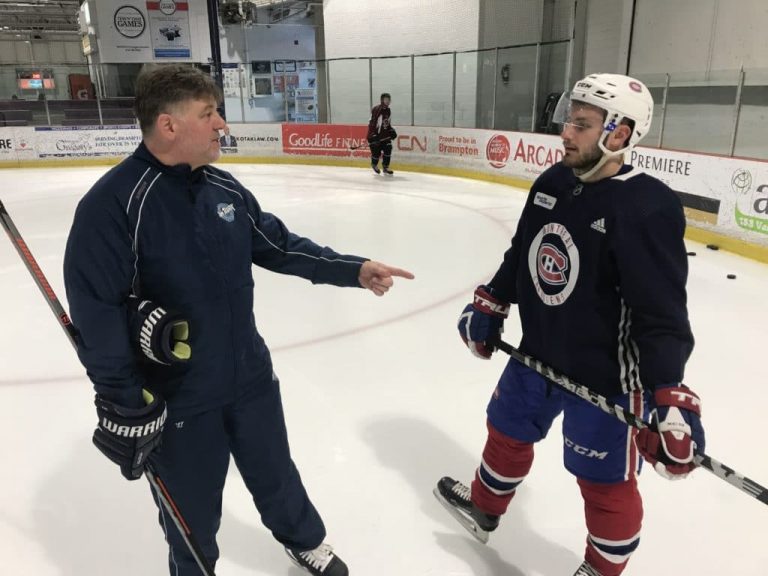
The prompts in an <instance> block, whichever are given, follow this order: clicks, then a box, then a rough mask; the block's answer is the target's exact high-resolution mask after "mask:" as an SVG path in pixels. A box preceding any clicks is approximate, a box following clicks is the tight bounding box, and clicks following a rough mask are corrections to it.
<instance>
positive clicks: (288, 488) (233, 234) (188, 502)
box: [64, 65, 412, 576]
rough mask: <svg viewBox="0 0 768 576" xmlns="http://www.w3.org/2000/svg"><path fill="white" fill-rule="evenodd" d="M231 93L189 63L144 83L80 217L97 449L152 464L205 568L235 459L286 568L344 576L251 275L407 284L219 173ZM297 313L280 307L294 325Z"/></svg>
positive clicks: (131, 464) (182, 562)
mask: <svg viewBox="0 0 768 576" xmlns="http://www.w3.org/2000/svg"><path fill="white" fill-rule="evenodd" d="M221 98H222V95H221V92H220V90H219V89H218V88H217V87H216V85H215V84H214V83H213V81H212V80H211V78H210V76H207V75H205V74H203V73H202V72H200V71H197V70H195V69H194V68H192V67H190V66H183V65H173V66H166V67H159V68H156V69H154V70H151V71H148V72H144V73H142V75H141V76H140V77H139V79H138V84H137V89H136V102H135V106H136V113H137V117H138V119H139V123H140V125H141V130H142V135H143V142H142V143H141V144H140V145H139V147H138V149H137V150H136V151H135V152H134V153H133V155H132V156H131V157H129V158H127V159H126V160H125V161H123V162H122V163H121V164H120V165H118V166H116V167H115V168H113V169H112V170H110V171H109V172H108V173H107V174H106V175H105V176H104V177H102V178H101V179H100V180H99V181H98V182H97V183H96V184H95V185H94V186H93V188H92V189H91V190H90V191H89V192H88V193H87V194H86V195H85V197H84V198H83V200H82V201H81V202H80V204H79V206H78V208H77V212H76V214H75V219H74V223H73V225H72V230H71V232H70V236H69V241H68V243H67V250H66V255H65V261H64V278H65V283H66V289H67V296H68V298H69V303H70V305H71V311H72V319H73V321H74V324H75V325H76V326H77V328H78V330H79V332H80V336H81V341H80V343H79V346H78V353H79V356H80V360H81V361H82V363H83V364H84V365H85V367H86V368H87V371H88V375H89V377H90V378H91V380H92V381H93V384H94V387H95V389H96V410H97V413H98V416H99V427H98V428H97V430H96V432H95V434H94V442H95V443H96V445H97V446H98V447H99V449H100V450H101V451H102V452H104V454H105V455H107V456H108V457H109V458H110V459H112V460H113V461H115V462H116V463H118V464H119V465H120V468H121V471H122V473H123V475H124V476H125V477H126V478H128V479H129V480H131V479H133V480H135V479H137V478H140V477H141V475H142V470H143V466H144V462H145V461H146V459H147V458H148V457H149V458H151V459H152V462H153V464H154V465H155V466H156V468H157V470H158V473H159V474H160V475H161V477H162V478H163V479H164V481H165V483H166V485H167V486H168V488H169V490H170V492H171V493H172V494H173V496H174V499H175V500H176V502H177V503H178V504H179V507H180V509H181V510H183V513H184V516H185V518H186V520H187V522H188V523H189V525H190V527H191V531H192V533H193V534H194V536H195V537H196V538H197V540H198V541H199V543H200V545H201V547H202V550H203V552H204V554H205V555H206V557H207V558H208V560H209V561H210V563H211V564H215V562H216V560H217V558H218V556H219V549H218V546H217V544H216V533H217V531H218V528H219V524H220V520H221V506H222V491H223V489H224V482H225V480H226V477H227V467H228V466H229V461H230V455H231V456H232V457H233V458H234V462H235V464H236V465H237V467H238V469H239V471H240V473H241V475H242V477H243V480H244V481H245V484H246V486H247V488H248V490H249V491H250V493H251V495H252V496H253V500H254V503H255V504H256V507H257V508H258V510H259V513H260V514H261V519H262V522H263V523H264V524H265V525H266V526H267V527H268V528H269V529H270V530H271V532H272V534H273V536H274V537H275V538H276V539H277V540H278V541H279V542H280V543H281V544H283V545H284V546H285V549H286V551H287V553H288V555H289V556H290V557H291V559H292V560H293V561H294V562H295V563H297V564H298V565H299V566H301V567H302V568H303V569H304V570H306V571H307V572H310V573H311V574H314V575H315V576H321V575H322V576H346V575H347V574H348V570H347V567H346V565H345V564H344V562H343V561H341V559H339V557H338V556H336V555H335V554H334V552H333V550H332V549H331V547H330V546H328V545H327V544H325V542H324V540H325V535H326V533H325V527H324V526H323V521H322V520H321V518H320V515H319V514H318V512H317V510H316V509H315V507H314V506H313V505H312V502H311V501H310V500H309V497H308V496H307V493H306V490H305V488H304V485H303V484H302V481H301V478H300V477H299V473H298V471H297V469H296V466H295V465H294V463H293V461H292V460H291V456H290V450H289V446H288V438H287V433H286V429H285V421H284V418H283V408H282V402H281V397H280V385H279V381H278V379H277V377H276V376H275V374H274V372H273V370H272V361H271V359H270V353H269V350H268V349H267V346H266V344H265V342H264V340H263V339H262V337H261V336H260V335H259V333H258V331H257V330H256V325H255V321H254V317H253V288H254V285H253V277H252V275H251V266H252V264H256V265H258V266H261V267H264V268H267V269H268V270H272V271H274V272H280V273H282V274H291V275H294V276H300V277H303V278H306V279H308V280H311V281H312V282H313V283H317V284H320V283H323V284H334V285H336V286H350V287H364V288H367V289H369V290H371V291H373V292H374V293H375V294H376V295H378V296H381V295H383V294H384V293H385V292H387V290H388V289H389V288H390V287H391V286H392V284H393V277H394V276H402V277H406V278H412V275H411V274H410V273H408V272H405V271H403V270H399V269H397V268H391V267H389V266H386V265H384V264H380V263H377V262H372V261H369V260H366V259H364V258H360V257H357V256H342V255H340V254H337V253H336V252H334V251H333V250H331V249H330V248H323V247H321V246H318V245H317V244H315V243H314V242H312V241H311V240H309V239H307V238H302V237H300V236H297V235H295V234H293V233H291V232H290V231H288V229H287V228H286V227H285V226H284V225H283V223H282V222H281V221H280V220H279V219H278V218H277V217H275V216H273V215H272V214H269V213H267V212H265V211H264V210H262V208H261V207H260V206H259V203H258V202H257V200H256V199H255V198H254V196H253V194H252V193H251V192H249V191H248V190H247V189H246V188H245V187H244V186H243V185H242V184H240V183H239V182H238V181H237V180H235V178H234V177H233V176H232V175H231V174H229V173H228V172H225V171H223V170H220V169H218V168H214V167H212V166H210V165H209V163H210V162H213V161H215V160H216V159H217V158H218V157H219V154H220V144H219V138H220V134H219V132H220V131H222V130H224V128H225V126H226V124H225V122H224V120H223V119H222V118H221V116H219V114H218V113H217V112H216V105H217V103H219V102H220V101H221ZM291 309H292V307H291V305H290V299H286V301H285V302H284V317H285V321H286V322H291V321H292V320H291V316H292V312H291ZM150 391H151V392H150ZM164 399H165V400H164ZM166 401H167V419H168V424H167V425H166V426H165V427H164V428H163V424H164V423H165V420H166ZM161 438H162V449H161V450H158V451H154V452H153V449H154V448H156V447H157V445H158V444H159V443H160V440H161ZM160 523H161V526H162V528H163V530H164V531H165V535H166V540H167V541H168V544H169V547H170V554H169V567H170V573H171V574H172V575H173V576H199V574H200V571H199V569H198V566H197V565H196V563H195V561H194V559H193V557H192V555H191V554H190V553H189V550H188V549H187V547H186V546H185V544H184V541H183V539H182V536H181V534H180V533H179V532H178V530H177V529H176V526H175V525H174V524H172V523H171V522H170V520H169V519H168V518H166V516H165V514H164V512H163V509H162V508H160ZM107 572H108V571H107ZM149 572H152V571H151V570H149Z"/></svg>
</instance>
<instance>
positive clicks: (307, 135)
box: [0, 124, 768, 246]
mask: <svg viewBox="0 0 768 576" xmlns="http://www.w3.org/2000/svg"><path fill="white" fill-rule="evenodd" d="M230 130H231V132H230V135H229V137H223V138H222V140H221V141H220V144H221V148H222V155H223V157H225V158H226V157H227V156H229V157H238V156H242V157H245V158H246V159H247V158H248V157H270V156H283V155H289V156H297V155H300V156H316V157H319V158H323V157H325V158H327V157H346V158H365V157H368V155H369V154H370V151H369V150H368V148H367V142H366V138H365V136H366V127H365V126H360V125H357V126H350V125H323V124H320V125H318V124H233V125H231V126H230ZM140 141H141V133H140V131H139V130H138V129H137V128H135V127H126V126H103V127H94V126H88V127H76V126H75V127H63V126H62V127H53V128H50V127H36V128H33V127H15V128H0V163H3V164H6V165H14V164H17V163H18V162H20V161H35V160H46V159H50V158H56V159H61V158H73V159H83V158H85V159H87V158H102V157H121V156H127V155H129V154H131V153H132V152H133V151H134V149H135V148H136V146H137V145H138V144H139V142H140ZM357 146H362V148H360V149H358V150H350V148H352V147H357ZM561 159H562V148H561V145H560V140H559V138H557V137H554V136H548V135H542V134H527V133H515V132H496V131H486V130H470V129H453V128H429V127H401V128H399V134H398V137H397V138H396V139H395V141H394V143H393V163H394V165H395V167H396V166H397V164H398V163H402V164H404V165H405V164H414V165H425V166H435V167H448V168H456V169H462V170H467V171H470V172H478V173H481V174H487V175H496V174H501V175H504V176H507V177H511V178H517V179H519V180H522V181H527V182H532V181H533V180H534V179H535V178H536V177H537V176H538V175H539V174H541V173H542V172H543V171H544V170H546V169H547V168H549V167H550V166H552V165H553V164H555V163H556V162H559V161H560V160H561ZM630 161H631V163H632V164H633V165H635V166H637V167H638V168H640V169H642V170H643V171H645V172H647V173H649V174H650V175H652V176H654V177H656V178H658V179H660V180H662V181H663V182H665V183H666V184H667V185H669V186H670V187H671V188H672V189H673V190H675V191H676V192H677V193H678V195H679V196H680V198H681V200H682V203H683V205H684V207H685V211H686V216H687V218H688V221H689V222H690V223H694V224H696V225H697V226H701V227H704V228H708V229H710V230H712V231H714V232H718V233H720V234H725V235H727V236H731V237H734V238H739V239H741V240H745V241H747V242H752V243H754V244H759V245H763V246H768V162H763V161H759V160H747V159H739V158H726V157H719V156H711V155H703V154H694V153H689V152H676V151H671V150H657V149H653V148H637V149H636V150H635V151H633V153H632V155H631V157H630Z"/></svg>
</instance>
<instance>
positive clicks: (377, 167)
mask: <svg viewBox="0 0 768 576" xmlns="http://www.w3.org/2000/svg"><path fill="white" fill-rule="evenodd" d="M371 168H373V171H374V172H376V174H381V170H379V163H378V162H376V164H374V163H373V162H371Z"/></svg>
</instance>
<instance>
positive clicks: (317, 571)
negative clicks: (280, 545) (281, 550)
mask: <svg viewBox="0 0 768 576" xmlns="http://www.w3.org/2000/svg"><path fill="white" fill-rule="evenodd" d="M285 552H286V554H288V557H289V558H290V559H291V560H293V563H294V564H296V566H298V567H299V568H302V569H304V570H305V571H307V572H309V573H310V574H313V575H314V576H349V569H348V568H347V565H346V564H344V562H343V561H342V559H341V558H339V557H338V556H336V554H334V552H333V548H331V546H330V545H329V544H326V543H325V542H323V543H322V544H320V546H318V547H317V548H315V549H314V550H309V551H307V552H299V551H298V550H291V549H290V548H286V549H285Z"/></svg>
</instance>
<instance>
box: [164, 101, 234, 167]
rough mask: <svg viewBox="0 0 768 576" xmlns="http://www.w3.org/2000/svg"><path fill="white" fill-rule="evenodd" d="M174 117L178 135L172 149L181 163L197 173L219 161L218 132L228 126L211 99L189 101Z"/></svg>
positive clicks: (173, 113)
mask: <svg viewBox="0 0 768 576" xmlns="http://www.w3.org/2000/svg"><path fill="white" fill-rule="evenodd" d="M171 116H172V117H173V121H174V127H175V132H176V138H175V140H174V142H173V146H174V148H175V153H176V155H177V157H178V158H179V160H180V161H181V162H183V163H187V164H189V165H190V166H191V167H192V169H193V170H194V169H195V168H199V167H200V166H204V165H206V164H210V163H211V162H215V161H216V160H217V159H218V158H219V156H220V155H221V147H220V146H219V136H220V135H219V130H223V129H224V128H225V126H226V122H224V119H223V118H222V117H221V116H219V113H218V112H217V111H216V102H215V101H214V100H213V99H212V98H211V99H207V100H189V101H188V102H185V103H183V104H180V105H179V106H177V107H176V108H175V109H174V111H173V112H171Z"/></svg>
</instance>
